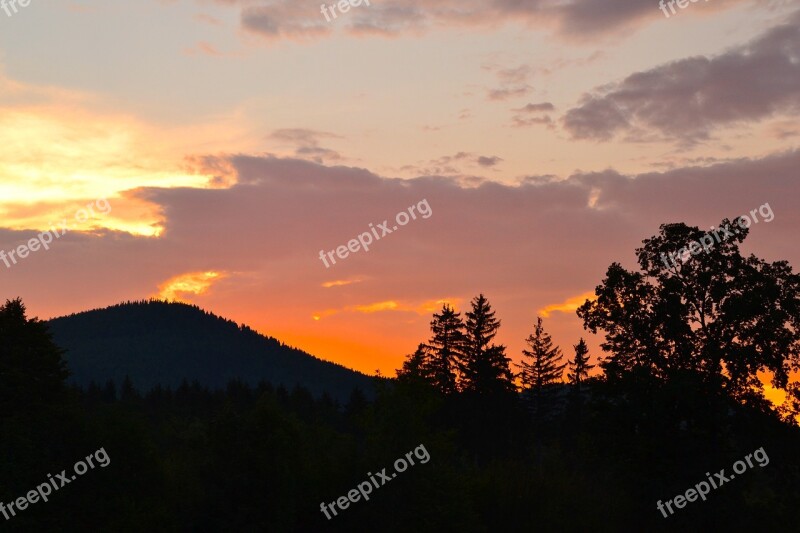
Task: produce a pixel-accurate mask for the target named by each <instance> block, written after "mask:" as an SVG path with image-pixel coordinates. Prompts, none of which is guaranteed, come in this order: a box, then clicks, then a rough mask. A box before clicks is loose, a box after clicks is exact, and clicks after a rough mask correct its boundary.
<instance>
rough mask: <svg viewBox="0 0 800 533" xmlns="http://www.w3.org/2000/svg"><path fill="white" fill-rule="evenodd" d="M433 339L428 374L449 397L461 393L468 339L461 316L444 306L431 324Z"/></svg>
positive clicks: (429, 348)
mask: <svg viewBox="0 0 800 533" xmlns="http://www.w3.org/2000/svg"><path fill="white" fill-rule="evenodd" d="M431 332H432V333H433V336H432V337H431V340H430V341H429V344H427V345H425V348H426V350H427V357H426V358H425V359H424V361H425V363H424V367H423V368H424V372H425V374H426V375H427V377H428V380H429V381H430V383H431V384H432V385H433V386H434V387H436V388H437V389H438V390H439V391H441V392H443V393H445V394H452V393H454V392H456V391H457V382H456V380H457V377H456V369H457V367H458V362H459V361H460V360H461V359H462V358H463V354H464V346H465V336H464V322H463V321H462V320H461V313H456V312H455V310H454V309H453V308H452V307H451V306H450V305H449V304H444V305H443V306H442V310H441V312H440V313H438V314H437V313H434V315H433V320H432V321H431Z"/></svg>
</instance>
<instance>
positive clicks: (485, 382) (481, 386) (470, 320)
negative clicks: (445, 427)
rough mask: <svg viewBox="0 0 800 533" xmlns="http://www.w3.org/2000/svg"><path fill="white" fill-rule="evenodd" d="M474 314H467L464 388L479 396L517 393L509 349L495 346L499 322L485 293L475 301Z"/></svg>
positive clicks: (472, 312)
mask: <svg viewBox="0 0 800 533" xmlns="http://www.w3.org/2000/svg"><path fill="white" fill-rule="evenodd" d="M471 305H472V311H470V312H468V313H467V314H466V316H467V321H466V325H465V330H466V343H465V348H464V355H463V358H462V360H461V364H460V370H461V372H462V376H463V379H462V389H463V390H465V391H469V392H475V393H478V394H494V393H500V392H510V391H513V390H514V383H513V379H514V376H513V374H512V372H511V370H510V369H509V363H510V359H509V358H508V357H506V347H505V346H502V345H496V344H493V343H492V339H494V337H495V335H497V330H498V329H499V328H500V320H498V319H497V318H495V312H494V311H493V310H492V306H491V304H489V301H488V300H487V299H486V297H485V296H484V295H483V294H480V295H479V296H477V297H475V298H473V300H472V302H471Z"/></svg>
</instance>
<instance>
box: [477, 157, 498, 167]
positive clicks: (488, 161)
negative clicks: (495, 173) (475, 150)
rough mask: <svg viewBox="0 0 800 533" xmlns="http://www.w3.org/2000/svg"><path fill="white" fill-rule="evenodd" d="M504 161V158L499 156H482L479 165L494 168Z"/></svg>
mask: <svg viewBox="0 0 800 533" xmlns="http://www.w3.org/2000/svg"><path fill="white" fill-rule="evenodd" d="M502 160H503V159H502V158H500V157H497V156H492V157H486V156H480V157H479V158H478V164H479V165H480V166H482V167H493V166H495V165H496V164H497V163H499V162H500V161H502Z"/></svg>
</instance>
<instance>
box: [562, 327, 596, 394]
mask: <svg viewBox="0 0 800 533" xmlns="http://www.w3.org/2000/svg"><path fill="white" fill-rule="evenodd" d="M573 348H575V359H574V360H573V361H567V365H568V367H569V370H567V379H568V380H569V382H570V383H571V384H572V386H573V387H574V389H575V392H577V393H580V392H581V383H583V382H584V381H585V380H586V378H588V377H589V370H591V369H593V368H594V365H590V364H589V347H588V346H586V341H585V340H583V338H581V339H580V341H578V344H576V345H575V346H573Z"/></svg>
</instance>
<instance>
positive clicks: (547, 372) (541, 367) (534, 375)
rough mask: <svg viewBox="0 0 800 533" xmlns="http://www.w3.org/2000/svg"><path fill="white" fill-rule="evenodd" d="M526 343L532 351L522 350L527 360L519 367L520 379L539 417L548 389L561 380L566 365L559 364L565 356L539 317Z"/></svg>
mask: <svg viewBox="0 0 800 533" xmlns="http://www.w3.org/2000/svg"><path fill="white" fill-rule="evenodd" d="M525 342H527V343H528V346H530V350H522V354H523V356H524V357H526V358H527V360H526V359H523V360H522V364H521V365H517V366H518V367H519V368H521V369H522V372H521V373H520V377H521V378H522V387H523V392H524V393H525V394H526V395H527V396H528V398H529V399H533V401H534V408H535V410H536V413H537V416H539V415H541V414H542V410H543V408H544V400H545V395H546V392H547V389H548V388H549V386H550V385H553V384H555V383H557V382H559V381H560V380H561V378H562V376H563V374H564V367H565V366H566V363H563V364H559V363H560V362H561V359H562V358H563V357H564V356H563V354H562V353H561V349H560V348H559V347H558V346H555V345H553V341H552V339H551V338H550V335H548V334H547V333H545V331H544V327H543V326H542V319H541V317H537V319H536V328H535V329H534V333H533V334H532V335H529V336H528V338H527V339H525Z"/></svg>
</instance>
